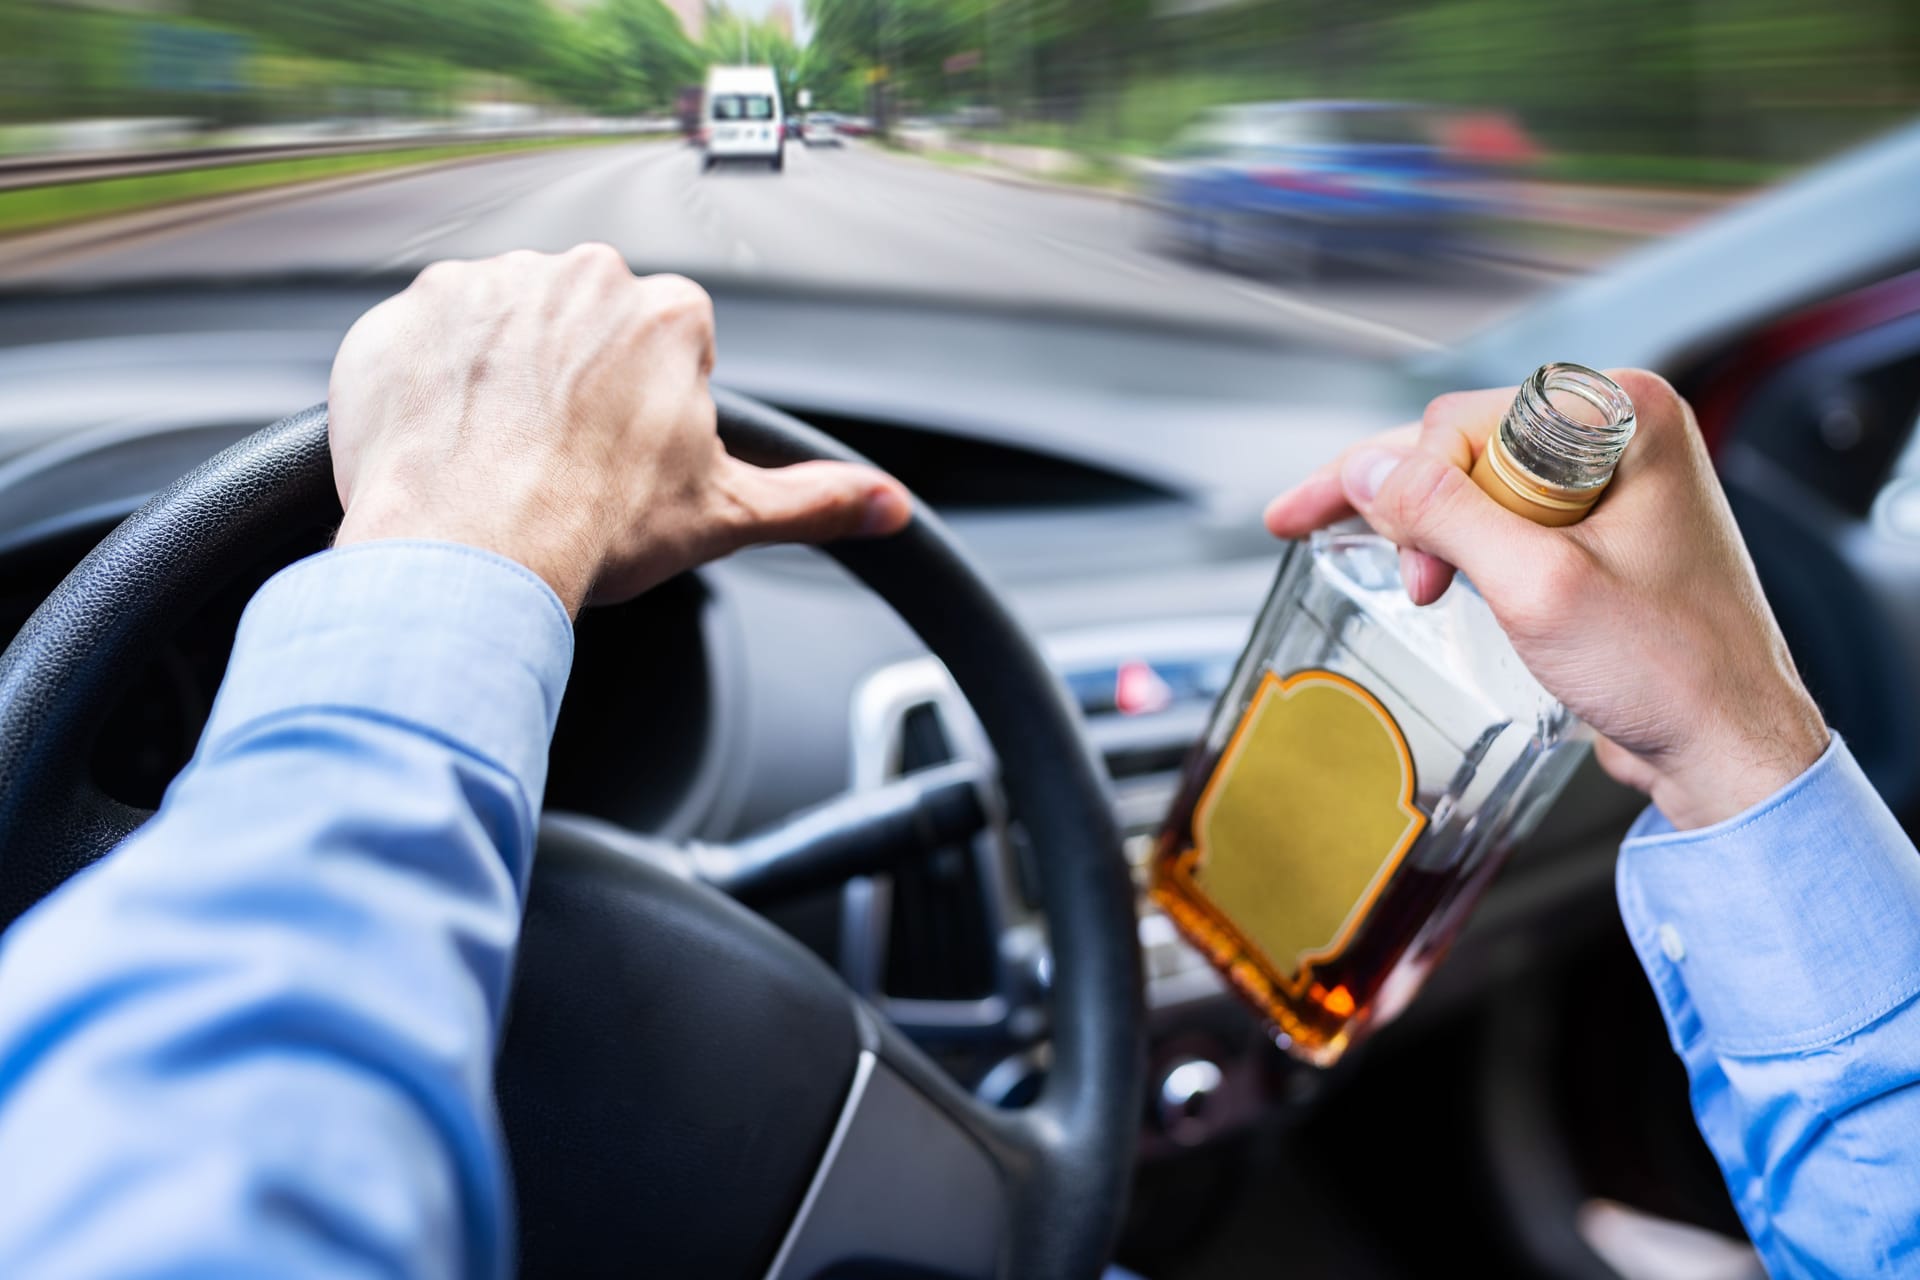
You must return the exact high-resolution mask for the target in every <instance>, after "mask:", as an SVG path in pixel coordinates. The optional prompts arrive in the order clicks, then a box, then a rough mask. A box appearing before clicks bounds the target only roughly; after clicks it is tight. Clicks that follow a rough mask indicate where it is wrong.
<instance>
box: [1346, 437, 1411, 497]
mask: <svg viewBox="0 0 1920 1280" xmlns="http://www.w3.org/2000/svg"><path fill="white" fill-rule="evenodd" d="M1400 461H1401V456H1400V455H1399V454H1397V453H1391V452H1389V451H1388V450H1386V449H1357V450H1355V451H1354V454H1353V456H1352V457H1350V458H1348V459H1347V461H1346V463H1345V464H1344V465H1343V466H1342V467H1341V468H1340V483H1341V484H1342V485H1344V486H1345V487H1346V490H1347V497H1349V498H1351V499H1352V500H1353V501H1355V502H1372V501H1373V495H1374V494H1376V493H1379V492H1380V486H1381V485H1383V484H1385V483H1386V482H1387V477H1388V476H1390V475H1392V474H1393V469H1394V468H1395V467H1397V466H1399V465H1400Z"/></svg>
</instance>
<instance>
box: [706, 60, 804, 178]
mask: <svg viewBox="0 0 1920 1280" xmlns="http://www.w3.org/2000/svg"><path fill="white" fill-rule="evenodd" d="M701 113H702V116H703V126H702V129H701V136H702V137H703V138H704V139H705V142H706V149H707V154H706V163H705V165H704V166H703V167H705V168H708V169H711V168H713V166H714V165H715V164H717V163H718V162H720V161H722V160H764V161H766V162H767V163H768V165H769V166H771V167H772V169H773V171H774V172H775V173H778V172H779V171H780V169H781V166H782V162H783V161H784V160H785V159H786V116H785V114H784V113H783V112H782V111H781V110H780V82H779V81H778V80H776V79H775V78H774V74H773V68H772V67H714V68H713V69H712V70H710V71H708V72H707V100H706V105H705V106H704V107H702V108H701Z"/></svg>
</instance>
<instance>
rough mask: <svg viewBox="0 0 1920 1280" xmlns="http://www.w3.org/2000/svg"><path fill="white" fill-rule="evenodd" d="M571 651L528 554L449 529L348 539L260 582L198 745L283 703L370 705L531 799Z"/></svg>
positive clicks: (539, 785) (295, 706)
mask: <svg viewBox="0 0 1920 1280" xmlns="http://www.w3.org/2000/svg"><path fill="white" fill-rule="evenodd" d="M572 663H573V625H572V623H571V622H570V621H569V619H568V618H567V611H566V608H565V607H564V606H563V605H562V604H561V603H560V599H559V597H558V596H556V595H554V593H553V591H552V589H551V588H549V587H548V586H547V584H546V583H545V582H543V581H541V580H540V578H539V577H538V576H537V575H536V574H534V573H533V572H532V571H531V570H529V569H527V568H525V567H524V566H522V565H519V564H515V563H514V562H513V561H511V560H508V559H506V558H504V557H502V556H497V555H494V554H493V553H492V552H489V551H482V550H480V549H479V548H477V547H468V546H462V545H460V544H458V543H451V542H421V541H408V540H400V539H394V540H390V541H381V542H363V543H355V544H354V545H352V546H349V547H341V548H337V549H334V550H330V551H322V552H320V553H319V554H318V555H314V556H309V557H308V558H306V559H305V560H301V561H299V562H298V563H296V564H293V565H290V566H288V567H287V568H285V569H283V570H281V571H280V572H279V573H277V574H275V575H274V576H273V577H272V578H271V579H270V580H268V582H267V584H266V585H265V586H263V587H261V588H260V590H259V591H258V592H257V593H256V594H255V595H254V597H253V601H252V603H250V604H249V605H248V606H247V610H246V613H245V614H244V615H243V616H242V617H241V619H240V630H239V633H238V634H237V635H236V636H235V638H234V644H233V656H232V658H231V659H230V660H229V662H228V664H227V675H226V679H225V680H224V681H223V682H222V683H221V686H220V694H219V696H218V697H217V698H216V699H215V701H214V705H213V712H212V714H211V716H210V717H209V719H208V722H207V730H206V733H205V735H204V736H203V737H202V738H201V746H200V750H201V752H202V753H203V754H212V753H216V752H218V751H219V749H220V743H221V741H222V739H224V738H226V737H227V736H228V735H230V734H232V733H234V732H235V731H237V730H239V729H242V728H244V727H245V726H247V725H249V724H252V723H254V722H257V721H259V720H261V719H262V718H265V717H270V716H274V715H277V714H281V713H286V712H292V711H310V710H315V709H327V710H336V711H347V712H353V713H357V714H363V715H374V716H379V717H382V718H385V719H389V720H393V721H397V722H401V723H405V724H408V725H410V726H413V727H415V728H417V729H420V730H423V731H425V732H428V733H431V734H433V735H435V736H437V737H439V738H441V739H444V740H445V741H447V742H448V743H450V744H452V745H455V746H457V747H460V748H462V749H464V750H466V751H469V752H471V753H473V754H475V755H477V756H480V757H483V758H485V759H487V760H489V761H491V762H492V763H494V764H496V765H498V766H499V767H501V768H503V769H506V770H507V771H508V772H509V773H511V774H512V775H513V776H514V778H515V779H516V780H517V781H518V782H519V784H520V786H521V787H522V788H523V790H524V791H525V794H526V798H527V803H528V804H529V805H530V806H537V805H538V804H539V802H540V797H541V795H542V793H543V792H544V790H545V788H546V775H547V746H548V743H549V741H550V739H551V738H552V736H553V726H554V721H555V719H556V717H557V716H558V715H559V712H560V696H561V694H562V693H564V692H565V690H566V685H567V672H568V670H569V668H570V667H571V666H572Z"/></svg>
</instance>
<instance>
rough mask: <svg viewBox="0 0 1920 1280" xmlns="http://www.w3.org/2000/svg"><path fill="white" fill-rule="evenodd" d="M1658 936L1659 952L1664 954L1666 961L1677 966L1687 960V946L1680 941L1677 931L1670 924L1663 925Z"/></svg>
mask: <svg viewBox="0 0 1920 1280" xmlns="http://www.w3.org/2000/svg"><path fill="white" fill-rule="evenodd" d="M1659 936H1660V950H1662V951H1664V952H1665V953H1666V956H1667V959H1669V960H1671V961H1673V962H1674V963H1675V964H1679V963H1680V962H1681V961H1682V960H1685V959H1686V958H1687V944H1686V943H1684V942H1682V941H1680V931H1679V930H1678V929H1676V928H1674V927H1673V926H1672V925H1670V924H1663V925H1661V926H1660V929H1659Z"/></svg>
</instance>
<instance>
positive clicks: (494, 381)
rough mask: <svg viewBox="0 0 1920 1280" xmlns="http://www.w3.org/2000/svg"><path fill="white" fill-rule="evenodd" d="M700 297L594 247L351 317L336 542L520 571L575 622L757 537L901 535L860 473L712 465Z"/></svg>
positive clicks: (715, 441) (470, 270)
mask: <svg viewBox="0 0 1920 1280" xmlns="http://www.w3.org/2000/svg"><path fill="white" fill-rule="evenodd" d="M713 355H714V348H713V304H712V301H711V300H710V299H709V298H708V297H707V295H706V293H705V291H704V290H702V289H701V288H700V287H699V286H698V285H696V284H694V283H693V282H692V281H689V280H685V279H682V278H681V277H679V276H649V277H646V278H644V279H641V278H636V277H635V276H634V275H633V273H632V272H631V271H629V270H628V268H627V264H626V263H625V261H623V260H622V259H621V257H620V255H619V254H618V253H617V252H616V251H615V250H613V249H611V248H609V247H608V246H606V245H581V246H579V247H577V248H575V249H573V250H570V251H569V252H567V253H564V254H559V255H553V254H541V253H531V252H526V251H521V252H516V253H509V254H507V255H505V256H504V257H498V258H489V259H486V260H484V261H480V262H441V263H436V264H434V265H433V266H431V267H428V268H427V269H426V270H425V271H423V272H421V273H420V276H419V277H418V278H417V279H416V280H415V281H414V282H413V284H412V285H411V286H410V287H409V288H408V289H407V290H406V291H405V292H403V293H401V294H399V295H397V296H396V297H393V298H390V299H388V300H387V301H385V302H383V303H381V304H380V305H379V306H377V307H375V308H374V309H373V310H371V311H369V312H367V314H366V315H364V316H362V317H361V318H360V320H359V322H358V323H357V324H355V325H354V326H353V329H352V331H351V332H349V333H348V334H347V337H346V341H345V342H343V343H342V344H341V346H340V353H339V355H338V356H337V357H336V358H335V360H334V364H333V380H332V384H331V386H330V388H329V392H328V401H329V408H330V410H331V423H332V426H331V434H332V446H333V467H334V479H335V483H336V484H337V485H338V487H339V491H340V501H341V503H342V505H343V506H344V507H345V508H346V516H345V518H344V520H343V521H342V522H341V525H340V531H339V535H338V538H337V539H336V541H337V542H338V543H340V544H342V545H344V544H348V543H354V542H366V541H370V540H373V539H377V538H430V539H437V540H442V541H448V542H460V543H466V544H469V545H473V546H478V547H483V548H485V549H486V550H489V551H493V552H496V553H498V554H500V555H504V556H506V557H508V558H509V559H512V560H517V561H519V562H520V563H521V564H524V565H526V566H527V567H528V568H530V569H532V570H533V571H534V572H535V573H537V574H539V575H540V576H541V577H542V578H544V579H545V580H546V581H547V583H548V585H550V586H551V587H552V588H553V589H554V591H555V592H556V593H557V594H558V595H559V597H560V600H561V602H562V603H563V604H564V605H565V606H566V608H567V612H568V613H570V614H571V613H576V612H578V611H579V608H580V606H581V605H582V604H583V603H584V602H585V601H586V599H587V597H588V595H589V593H591V594H592V595H593V597H594V598H596V599H602V600H619V599H625V598H627V597H630V596H634V595H637V594H639V593H640V592H642V591H645V590H646V589H647V588H649V587H651V586H653V585H655V584H656V583H659V582H662V581H664V580H665V579H667V578H670V577H672V576H673V575H674V574H676V573H679V572H681V571H683V570H685V569H689V568H692V567H693V566H694V565H697V564H700V563H702V562H704V561H707V560H711V559H714V558H715V557H717V556H722V555H725V554H727V553H728V552H730V551H733V550H736V549H738V548H740V547H742V546H746V545H749V544H752V543H758V542H776V541H791V542H822V541H829V540H832V539H835V538H843V537H850V536H855V535H864V534H885V533H892V532H895V531H897V530H898V529H900V528H901V527H902V526H904V525H905V524H906V523H907V520H908V519H909V516H910V507H909V504H908V499H907V494H906V490H905V489H903V488H902V487H901V485H900V484H899V482H898V481H896V480H893V479H891V478H890V477H888V476H886V475H884V474H882V473H880V472H878V471H875V470H873V469H872V468H869V467H859V466H852V465H849V464H845V463H838V462H809V463H803V464H801V465H798V466H792V467H784V468H780V469H778V470H763V469H761V468H758V467H754V466H750V465H748V464H746V463H744V462H740V461H738V460H737V459H734V458H732V457H730V456H729V455H728V454H727V453H726V451H725V450H724V449H723V448H722V447H721V445H720V440H719V437H718V435H717V434H716V433H715V423H714V407H713V400H712V397H711V396H710V395H709V393H708V390H707V375H708V373H709V372H710V371H711V370H712V368H713Z"/></svg>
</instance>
